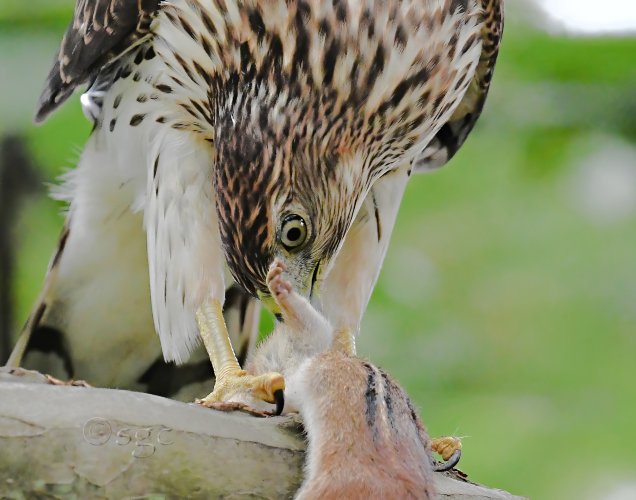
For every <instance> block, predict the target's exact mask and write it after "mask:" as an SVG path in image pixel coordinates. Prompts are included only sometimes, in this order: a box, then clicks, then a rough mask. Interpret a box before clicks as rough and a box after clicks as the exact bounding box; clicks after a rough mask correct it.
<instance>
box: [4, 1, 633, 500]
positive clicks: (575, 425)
mask: <svg viewBox="0 0 636 500" xmlns="http://www.w3.org/2000/svg"><path fill="white" fill-rule="evenodd" d="M582 4H585V2H582ZM71 8H72V5H71V1H70V0H38V1H31V2H22V1H18V0H4V1H3V3H2V4H0V90H1V92H0V133H2V134H6V133H9V132H19V133H22V134H24V135H25V136H26V137H27V138H28V141H29V146H30V149H31V151H32V154H33V155H34V157H35V159H36V162H37V165H38V166H39V167H40V168H41V176H42V182H48V183H52V182H54V180H55V179H56V177H58V176H59V175H60V174H61V173H62V172H63V171H64V170H65V169H66V168H70V167H72V166H73V164H74V163H75V161H76V159H77V157H78V152H79V150H80V149H81V147H82V144H83V143H84V141H85V140H86V138H87V136H88V134H89V131H90V125H89V124H88V122H87V121H86V120H85V119H84V117H83V115H82V112H81V109H80V106H79V101H78V99H77V98H74V99H71V100H70V102H69V103H68V104H67V105H65V106H64V107H63V108H62V109H61V110H60V111H59V112H58V113H56V114H55V115H54V116H53V117H52V118H51V119H50V120H48V121H47V122H46V124H45V125H44V126H41V127H35V126H34V125H33V124H32V122H31V117H32V112H33V109H34V104H35V101H36V98H37V96H38V95H39V91H40V90H41V86H42V83H43V81H44V78H45V75H46V73H47V71H48V69H49V66H50V63H51V61H52V57H53V54H54V52H55V50H56V47H57V44H58V42H59V40H60V38H61V34H62V32H63V30H64V28H65V27H66V24H67V22H68V20H69V16H70V11H71ZM632 8H635V7H632ZM507 14H508V15H507V27H506V33H505V38H504V43H503V47H502V51H501V55H500V59H499V64H498V67H497V71H496V75H495V79H494V84H493V87H492V90H491V93H490V98H489V101H488V103H487V106H486V110H485V112H484V115H483V117H482V119H481V120H480V122H479V124H478V126H477V129H476V131H475V132H474V133H473V134H472V135H471V137H470V139H469V140H468V142H467V144H466V145H465V147H464V148H462V149H461V151H460V152H459V153H458V155H457V156H456V158H455V159H454V160H453V161H452V163H451V165H450V166H448V167H447V168H445V169H442V170H440V171H437V172H434V173H431V174H427V175H422V176H417V177H415V178H414V179H413V181H412V182H411V185H410V186H409V189H408V191H407V194H406V197H405V199H404V203H403V207H402V211H401V214H400V217H399V221H398V224H397V227H396V229H395V235H394V241H393V242H392V246H391V249H390V251H389V254H388V256H387V261H386V265H385V267H384V269H383V272H382V275H381V278H380V282H379V285H378V287H377V289H376V292H375V295H374V298H373V300H372V302H371V304H370V307H369V311H368V314H367V316H366V320H365V322H364V326H363V332H362V335H361V338H360V340H359V349H360V352H361V353H362V354H363V355H366V356H369V357H370V358H371V359H372V360H373V361H374V362H375V363H377V364H379V365H380V366H382V367H384V368H386V369H387V370H388V371H389V372H391V373H392V374H393V375H394V376H395V377H397V379H398V380H399V381H400V382H401V383H402V384H403V385H404V386H405V387H406V389H407V391H408V392H409V393H410V394H411V395H412V397H413V399H414V400H415V402H416V403H417V405H418V406H419V407H420V408H421V410H422V415H423V418H424V421H425V422H426V424H427V426H428V428H429V431H430V432H431V434H433V435H443V434H456V435H460V436H465V439H464V452H465V453H464V457H463V458H462V463H461V466H462V469H463V470H465V471H467V472H468V473H469V474H470V476H471V478H473V479H474V480H477V481H480V482H483V483H486V484H489V485H492V486H497V487H501V488H504V489H508V490H510V491H512V492H514V493H517V494H522V495H527V496H530V497H532V498H554V499H567V498H573V499H578V498H583V499H585V498H590V499H592V498H608V499H610V498H611V499H623V498H624V499H628V498H631V499H633V498H636V425H635V424H636V384H635V382H636V335H635V334H636V265H635V256H636V255H635V254H636V252H635V251H636V144H635V141H636V91H635V90H636V39H635V38H630V37H628V36H615V37H593V36H587V37H576V36H573V35H567V34H564V32H563V30H559V29H558V26H557V29H555V25H554V23H547V22H545V20H544V19H542V18H541V16H540V15H538V14H537V12H536V10H535V9H533V8H530V7H529V6H528V5H524V4H523V2H521V1H517V2H515V1H514V0H513V1H510V2H508V13H507ZM0 201H2V200H0ZM3 209H4V207H3V206H2V205H0V210H3ZM61 210H62V207H61V206H60V205H59V204H57V203H56V202H54V201H51V200H50V199H48V198H47V197H46V196H45V195H44V192H42V193H41V194H39V195H36V196H33V197H31V198H29V199H28V200H27V202H26V203H25V204H24V205H23V208H22V210H21V211H20V212H19V218H18V221H17V224H16V228H17V231H16V232H15V234H14V235H13V237H14V238H15V244H16V245H17V247H16V248H17V252H18V260H17V263H16V267H15V269H14V297H13V300H14V306H15V325H14V330H15V331H17V330H18V329H19V326H20V324H21V323H22V322H23V320H24V319H25V318H26V317H27V314H28V311H29V308H30V306H31V304H32V303H33V302H34V301H35V299H36V296H37V293H38V290H39V286H40V284H41V280H42V277H43V275H44V273H45V270H46V266H47V262H48V259H49V257H50V255H51V253H52V251H53V249H54V247H55V244H56V241H57V236H58V233H59V230H60V229H61V226H62V216H61V215H60V212H61Z"/></svg>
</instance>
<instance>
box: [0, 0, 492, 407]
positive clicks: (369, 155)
mask: <svg viewBox="0 0 636 500" xmlns="http://www.w3.org/2000/svg"><path fill="white" fill-rule="evenodd" d="M502 26H503V18H502V0H383V1H379V0H169V1H164V2H159V0H78V3H77V5H76V8H75V15H74V18H73V21H72V22H71V24H70V26H69V28H68V30H67V32H66V35H65V36H64V40H63V42H62V45H61V48H60V50H59V55H58V57H57V58H56V60H55V64H54V66H53V68H52V70H51V72H50V74H49V77H48V80H47V82H46V87H45V90H44V92H43V94H42V97H41V99H40V102H39V105H38V109H37V115H36V119H37V120H38V121H41V120H43V119H44V118H46V116H47V115H48V114H49V113H50V112H51V111H53V110H54V109H55V108H56V107H58V106H59V105H60V104H62V102H63V101H64V100H65V99H66V98H68V97H69V96H70V95H71V94H72V92H73V91H74V90H75V88H76V87H78V86H79V85H81V84H83V83H87V84H88V90H87V92H86V93H85V94H83V95H82V97H81V102H82V105H83V109H84V111H85V114H86V115H87V116H88V117H89V118H90V119H91V120H92V121H93V123H94V129H93V132H92V134H91V136H90V138H89V140H88V142H87V144H86V147H85V149H84V151H83V153H82V155H81V158H80V160H79V163H78V166H77V168H76V169H75V170H73V171H72V172H70V173H69V174H67V175H66V177H65V179H64V185H63V187H62V188H61V189H60V190H59V191H58V192H57V195H58V197H60V198H62V199H64V200H67V201H68V202H69V210H68V215H67V219H66V223H65V228H64V230H63V233H62V237H61V239H60V243H59V247H58V249H57V251H56V253H55V254H54V257H53V259H52V261H51V263H50V266H49V271H48V275H47V277H46V280H45V283H44V287H43V290H42V292H41V295H40V298H39V300H38V303H37V305H36V307H35V308H34V311H33V313H32V315H31V317H30V318H29V320H28V322H27V325H26V327H25V329H24V332H23V335H22V337H21V338H20V339H19V341H18V345H17V347H16V349H15V350H14V353H13V356H12V358H11V360H12V363H17V362H19V361H20V359H21V358H22V356H23V355H24V353H25V352H29V350H32V349H34V348H33V347H32V346H33V345H35V344H34V342H33V339H34V338H35V337H36V336H37V337H38V338H40V340H39V344H40V347H41V346H42V345H50V344H51V342H49V343H48V344H47V339H52V338H56V339H58V341H59V342H58V344H59V345H61V346H62V348H60V352H61V353H62V354H63V359H64V362H65V365H66V366H67V368H69V369H72V370H74V373H75V375H79V376H82V377H84V378H86V379H87V380H88V381H91V382H93V383H97V384H100V385H115V386H120V387H122V386H134V385H135V383H137V382H138V381H140V380H142V379H143V377H144V375H145V374H147V372H148V370H149V367H151V366H152V365H153V363H154V361H155V359H156V356H157V350H158V347H157V343H156V340H155V331H156V332H157V333H158V335H159V338H160V341H161V342H160V343H161V349H162V352H163V356H164V358H165V360H167V361H174V362H176V363H183V362H185V361H186V360H187V359H188V356H189V355H190V353H191V352H192V350H193V349H194V348H195V347H196V346H197V345H198V344H199V342H200V340H202V341H203V344H204V346H205V349H206V351H207V353H208V355H209V358H210V360H211V362H212V365H213V368H214V371H215V373H216V382H215V387H214V391H213V392H212V393H211V394H210V395H209V396H208V397H207V398H205V399H204V402H206V403H213V402H215V401H220V400H223V399H226V398H228V397H229V396H231V394H232V393H234V392H236V391H243V390H248V391H251V392H252V393H253V394H254V395H256V396H257V397H258V398H261V399H263V400H265V401H268V402H273V401H275V400H277V399H279V398H280V396H281V395H282V389H283V388H284V380H283V378H282V376H280V374H277V373H268V374H264V375H261V376H258V377H253V376H250V375H248V374H246V372H244V371H243V370H242V369H241V366H240V363H239V362H238V361H237V357H236V355H235V352H234V350H233V346H232V342H231V340H230V337H231V336H234V337H235V338H236V337H237V336H240V335H238V334H239V333H240V332H243V338H245V335H246V334H245V332H246V331H250V332H253V331H254V325H256V324H257V321H256V320H255V319H254V317H255V316H254V314H252V313H250V314H247V313H246V311H247V310H248V309H249V308H250V307H251V309H250V311H252V312H253V311H254V310H255V308H254V307H252V306H253V304H254V299H250V298H248V297H253V298H259V299H260V300H261V301H262V302H263V303H264V304H265V305H266V306H267V307H268V308H269V309H270V310H272V312H274V313H276V312H277V311H276V304H275V301H273V300H272V299H271V296H270V294H269V291H268V288H267V285H266V274H267V270H268V268H269V265H270V263H271V262H272V261H273V260H274V259H275V258H280V259H282V260H283V261H284V262H285V265H286V267H287V270H288V276H289V279H290V281H291V284H292V286H293V287H294V289H295V290H297V291H299V293H301V294H302V295H304V296H306V297H308V298H309V300H310V301H311V302H312V304H313V305H315V306H316V308H317V309H318V310H320V311H321V312H322V313H323V314H324V315H325V316H326V317H327V318H328V319H329V321H330V322H331V324H332V325H333V326H334V327H335V328H336V329H337V331H338V332H339V333H338V336H337V342H338V345H339V346H340V348H341V349H342V350H344V351H346V352H350V353H354V352H355V336H356V334H357V332H358V328H359V324H360V319H361V317H362V315H363V313H364V311H365V308H366V306H367V302H368V300H369V298H370V295H371V292H372V290H373V287H374V285H375V282H376V279H377V277H378V273H379V270H380V267H381V265H382V261H383V258H384V255H385V253H386V250H387V246H388V243H389V239H390V236H391V232H392V229H393V225H394V222H395V219H396V216H397V213H398V208H399V205H400V201H401V198H402V195H403V192H404V189H405V187H406V185H407V182H408V180H409V178H410V176H411V174H412V173H413V172H417V171H423V170H428V169H431V168H435V167H439V166H441V165H444V164H445V163H446V162H448V161H449V160H450V159H451V157H452V156H453V155H454V154H455V152H456V151H457V150H458V148H459V147H460V146H461V145H462V144H463V142H464V141H465V139H466V137H467V136H468V134H469V132H470V131H471V129H472V128H473V125H474V124H475V121H476V120H477V118H478V117H479V115H480V113H481V110H482V108H483V105H484V102H485V99H486V95H487V93H488V89H489V85H490V81H491V78H492V74H493V70H494V66H495V61H496V58H497V53H498V48H499V41H500V37H501V33H502ZM237 285H238V287H240V290H242V291H237V290H238V289H239V288H238V287H237ZM228 288H229V289H230V290H231V291H232V293H231V296H232V297H234V299H233V300H232V301H231V303H230V304H229V307H228V303H225V306H226V307H225V309H226V316H231V313H232V310H233V308H234V310H238V311H239V314H235V315H234V316H235V318H238V319H232V320H230V319H228V323H230V327H229V328H228V327H227V326H226V322H225V320H224V316H223V307H224V301H225V298H226V290H227V289H228ZM237 297H238V298H237ZM228 302H229V301H228ZM237 304H238V306H237ZM248 306H249V307H248ZM246 315H247V316H250V318H251V319H249V320H246ZM246 324H249V325H248V326H247V327H246ZM237 325H238V326H237ZM248 336H249V335H248ZM60 339H61V340H60ZM30 346H31V347H30ZM168 379H169V376H168V377H165V376H164V377H163V379H162V380H164V383H166V384H168V383H169V380H168Z"/></svg>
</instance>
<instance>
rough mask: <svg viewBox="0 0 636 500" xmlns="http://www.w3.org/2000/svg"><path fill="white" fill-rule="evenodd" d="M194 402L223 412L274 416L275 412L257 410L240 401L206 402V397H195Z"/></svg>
mask: <svg viewBox="0 0 636 500" xmlns="http://www.w3.org/2000/svg"><path fill="white" fill-rule="evenodd" d="M194 403H195V404H197V405H201V406H205V407H206V408H210V409H211V410H216V411H223V412H231V411H240V412H243V413H248V414H249V415H252V416H253V417H273V416H274V413H273V412H271V411H265V410H257V409H256V408H252V407H251V406H249V405H247V404H245V403H238V402H235V401H216V402H206V401H205V400H204V399H195V400H194Z"/></svg>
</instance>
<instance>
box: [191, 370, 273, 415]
mask: <svg viewBox="0 0 636 500" xmlns="http://www.w3.org/2000/svg"><path fill="white" fill-rule="evenodd" d="M284 391H285V379H284V378H283V376H282V375H281V374H280V373H264V374H262V375H249V374H248V373H247V372H246V371H245V370H238V371H237V372H235V373H232V374H227V375H225V376H220V377H218V378H217V379H216V383H215V384H214V391H212V392H211V393H210V394H208V395H207V396H206V397H205V398H203V399H197V400H196V402H197V403H199V404H201V405H203V406H207V407H209V408H214V405H216V404H218V403H223V402H227V401H228V400H229V399H231V398H232V397H233V396H235V395H237V394H249V395H250V396H252V397H253V398H255V399H260V400H262V401H265V402H267V403H273V404H276V412H275V413H276V415H280V414H281V413H282V412H283V407H284V406H285V395H284Z"/></svg>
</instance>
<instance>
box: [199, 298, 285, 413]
mask: <svg viewBox="0 0 636 500" xmlns="http://www.w3.org/2000/svg"><path fill="white" fill-rule="evenodd" d="M196 318H197V323H198V325H199V331H200V334H201V338H202V339H203V343H204V345H205V348H206V350H207V352H208V354H209V356H210V361H212V366H213V367H214V372H215V374H216V382H215V384H214V391H212V393H211V394H209V395H208V396H206V397H205V398H203V399H202V400H198V401H197V402H199V403H201V404H203V405H204V406H209V407H214V405H215V404H216V403H219V402H223V401H227V400H228V399H230V398H231V397H232V396H233V395H235V394H238V393H249V394H251V395H252V396H253V397H255V398H257V399H261V400H263V401H266V402H268V403H276V406H277V409H278V407H279V406H280V408H281V410H282V401H283V391H284V389H285V380H284V378H283V376H282V375H281V374H279V373H265V374H262V375H258V376H253V375H249V374H248V373H247V372H246V371H245V370H243V369H241V366H240V365H239V363H238V361H237V359H236V355H235V354H234V350H233V349H232V344H231V342H230V337H229V335H228V331H227V327H226V326H225V320H224V319H223V309H222V307H221V303H220V302H219V301H218V300H209V301H207V302H205V303H204V304H203V305H202V306H201V308H200V309H199V310H198V311H197V315H196Z"/></svg>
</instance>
